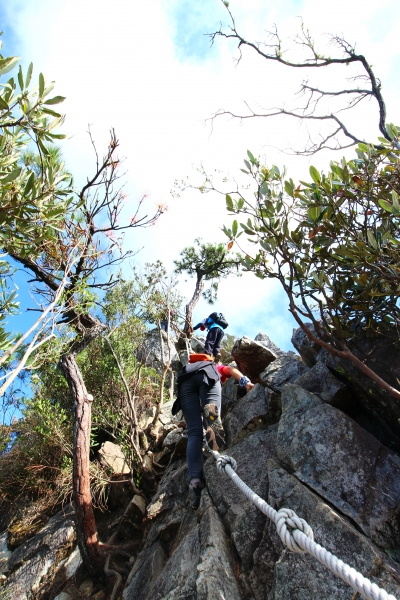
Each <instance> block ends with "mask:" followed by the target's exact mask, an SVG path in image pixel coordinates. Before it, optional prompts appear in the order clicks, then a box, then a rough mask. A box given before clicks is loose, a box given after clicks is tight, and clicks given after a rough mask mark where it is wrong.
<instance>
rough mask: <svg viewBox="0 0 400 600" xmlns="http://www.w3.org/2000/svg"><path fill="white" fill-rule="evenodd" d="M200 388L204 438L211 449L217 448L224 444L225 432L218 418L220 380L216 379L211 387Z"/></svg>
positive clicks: (219, 409) (219, 410)
mask: <svg viewBox="0 0 400 600" xmlns="http://www.w3.org/2000/svg"><path fill="white" fill-rule="evenodd" d="M207 387H208V390H206V389H205V387H203V386H202V387H201V388H200V398H201V403H202V406H203V411H204V422H205V428H206V439H207V442H208V445H209V447H210V448H211V449H212V450H219V449H220V448H221V446H223V445H224V444H225V432H224V427H223V425H222V421H221V418H220V413H221V382H220V381H217V383H216V384H215V385H213V386H212V387H209V386H207Z"/></svg>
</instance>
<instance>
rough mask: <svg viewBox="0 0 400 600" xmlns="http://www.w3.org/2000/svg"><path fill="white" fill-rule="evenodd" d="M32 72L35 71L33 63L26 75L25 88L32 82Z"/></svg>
mask: <svg viewBox="0 0 400 600" xmlns="http://www.w3.org/2000/svg"><path fill="white" fill-rule="evenodd" d="M32 71H33V63H30V65H29V67H28V72H27V74H26V81H25V87H28V86H29V84H30V82H31V78H32Z"/></svg>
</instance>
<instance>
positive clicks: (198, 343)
mask: <svg viewBox="0 0 400 600" xmlns="http://www.w3.org/2000/svg"><path fill="white" fill-rule="evenodd" d="M205 342H206V340H205V338H200V337H192V339H191V340H190V346H191V348H192V350H193V352H195V353H196V354H203V353H204V345H205Z"/></svg>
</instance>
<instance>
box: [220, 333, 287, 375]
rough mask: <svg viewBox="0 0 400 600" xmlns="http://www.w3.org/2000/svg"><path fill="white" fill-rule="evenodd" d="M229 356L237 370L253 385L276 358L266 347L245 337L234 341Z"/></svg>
mask: <svg viewBox="0 0 400 600" xmlns="http://www.w3.org/2000/svg"><path fill="white" fill-rule="evenodd" d="M231 354H232V356H233V358H234V359H235V362H236V364H237V367H238V369H239V370H240V371H242V373H244V375H247V377H250V379H251V381H252V382H253V383H257V382H259V377H260V373H261V372H262V371H264V369H265V368H266V367H267V366H268V365H269V364H270V363H271V362H273V361H274V360H276V358H277V355H276V354H275V352H273V351H272V350H271V349H270V348H268V347H267V346H266V345H264V344H263V343H261V342H256V341H254V340H251V339H250V338H248V337H246V336H244V337H242V338H240V339H239V340H236V342H235V345H234V346H233V348H232V353H231Z"/></svg>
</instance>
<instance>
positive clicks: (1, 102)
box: [0, 96, 10, 110]
mask: <svg viewBox="0 0 400 600" xmlns="http://www.w3.org/2000/svg"><path fill="white" fill-rule="evenodd" d="M0 108H1V109H2V110H9V108H10V107H9V106H8V104H7V102H6V101H5V100H4V98H2V97H1V96H0Z"/></svg>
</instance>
